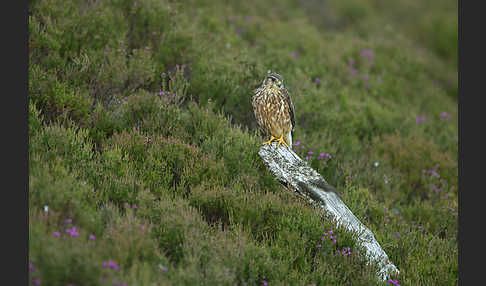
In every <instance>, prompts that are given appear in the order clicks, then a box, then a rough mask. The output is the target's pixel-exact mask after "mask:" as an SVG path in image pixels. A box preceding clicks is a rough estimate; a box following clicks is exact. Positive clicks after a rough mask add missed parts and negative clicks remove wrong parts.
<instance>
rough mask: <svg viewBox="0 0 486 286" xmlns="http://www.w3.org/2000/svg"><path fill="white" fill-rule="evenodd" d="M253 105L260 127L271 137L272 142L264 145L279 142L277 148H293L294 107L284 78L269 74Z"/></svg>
mask: <svg viewBox="0 0 486 286" xmlns="http://www.w3.org/2000/svg"><path fill="white" fill-rule="evenodd" d="M252 105H253V111H254V112H255V117H256V119H257V122H258V125H259V126H260V128H261V129H262V130H263V131H264V133H265V134H266V135H267V136H270V140H268V141H265V142H263V145H269V144H271V143H272V141H277V142H278V144H277V147H278V146H280V144H283V145H285V146H287V147H289V148H291V146H292V136H293V134H294V129H295V119H294V105H293V104H292V101H291V100H290V96H289V93H288V91H287V89H286V88H285V86H284V84H283V78H282V76H281V75H279V74H277V73H274V72H272V73H269V74H268V75H267V76H266V77H265V79H264V80H263V82H262V85H261V86H260V87H258V88H257V89H255V91H254V94H253V100H252Z"/></svg>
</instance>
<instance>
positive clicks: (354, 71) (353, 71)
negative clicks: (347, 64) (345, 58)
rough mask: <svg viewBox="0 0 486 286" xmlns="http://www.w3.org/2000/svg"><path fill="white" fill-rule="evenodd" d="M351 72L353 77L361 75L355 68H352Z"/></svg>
mask: <svg viewBox="0 0 486 286" xmlns="http://www.w3.org/2000/svg"><path fill="white" fill-rule="evenodd" d="M350 71H351V75H353V76H356V75H358V74H359V71H358V70H357V69H355V68H351V69H350Z"/></svg>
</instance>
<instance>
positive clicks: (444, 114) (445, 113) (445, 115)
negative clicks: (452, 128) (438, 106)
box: [440, 111, 451, 118]
mask: <svg viewBox="0 0 486 286" xmlns="http://www.w3.org/2000/svg"><path fill="white" fill-rule="evenodd" d="M440 118H451V115H450V114H447V112H445V111H444V112H442V113H441V114H440Z"/></svg>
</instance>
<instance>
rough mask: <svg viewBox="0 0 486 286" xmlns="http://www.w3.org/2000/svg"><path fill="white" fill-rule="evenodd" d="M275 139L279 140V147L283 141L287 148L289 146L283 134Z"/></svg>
mask: <svg viewBox="0 0 486 286" xmlns="http://www.w3.org/2000/svg"><path fill="white" fill-rule="evenodd" d="M275 141H277V142H278V144H277V147H279V146H280V144H282V143H283V144H284V145H285V146H287V148H288V147H289V145H287V143H285V140H284V139H283V135H282V136H280V138H275Z"/></svg>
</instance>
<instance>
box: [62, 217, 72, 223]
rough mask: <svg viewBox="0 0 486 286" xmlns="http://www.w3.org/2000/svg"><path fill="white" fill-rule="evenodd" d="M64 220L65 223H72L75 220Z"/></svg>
mask: <svg viewBox="0 0 486 286" xmlns="http://www.w3.org/2000/svg"><path fill="white" fill-rule="evenodd" d="M64 222H65V223H72V222H73V220H72V219H70V218H68V219H67V220H65V221H64Z"/></svg>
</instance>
